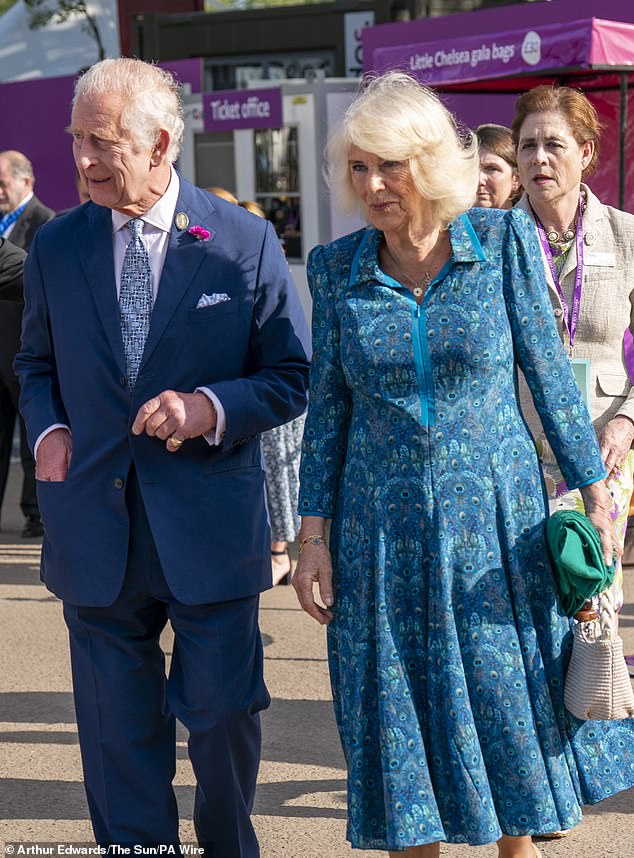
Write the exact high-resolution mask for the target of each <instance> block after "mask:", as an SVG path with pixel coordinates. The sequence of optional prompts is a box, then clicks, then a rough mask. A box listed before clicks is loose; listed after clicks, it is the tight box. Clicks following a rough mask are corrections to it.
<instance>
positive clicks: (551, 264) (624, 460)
mask: <svg viewBox="0 0 634 858" xmlns="http://www.w3.org/2000/svg"><path fill="white" fill-rule="evenodd" d="M515 110H516V114H515V118H514V120H513V124H512V132H513V139H514V141H515V144H516V146H517V163H518V170H519V174H520V180H521V182H522V185H523V187H524V188H525V193H524V195H523V196H522V198H521V199H520V201H519V202H518V204H517V206H518V207H519V208H522V209H524V210H525V211H527V212H528V213H529V214H530V215H531V217H532V218H533V220H534V221H535V226H536V229H537V233H538V236H539V240H540V244H541V247H542V255H543V258H544V265H545V269H546V278H547V280H548V285H549V291H550V297H551V300H552V303H553V310H554V314H555V317H556V319H557V323H558V328H559V333H560V336H561V338H562V340H563V342H564V344H565V346H566V347H567V349H568V353H569V356H570V359H571V362H572V364H573V369H574V372H575V376H576V378H577V381H578V383H579V386H580V388H581V390H582V392H583V394H584V397H585V399H586V402H587V405H588V408H589V410H590V414H591V415H592V420H593V423H594V427H595V429H596V431H597V436H598V438H599V442H600V446H601V452H602V454H603V457H604V460H605V463H606V466H607V469H608V471H609V474H610V476H609V478H608V481H607V486H608V490H609V492H610V495H611V496H612V498H613V501H614V507H613V509H612V511H611V514H612V518H613V521H614V526H615V528H616V530H617V533H618V537H619V542H620V544H621V545H623V542H624V540H625V528H626V524H627V514H628V509H629V504H630V498H631V496H632V487H633V472H634V452H633V451H632V441H633V440H634V388H633V386H632V375H634V367H633V366H632V365H631V364H632V363H633V362H634V360H633V358H632V347H631V343H632V330H633V329H634V321H633V320H634V307H633V304H634V290H633V288H632V280H631V272H632V270H633V265H634V216H633V215H631V214H627V213H625V212H622V211H619V210H618V209H614V208H612V207H611V206H606V205H603V204H602V203H601V202H600V201H599V200H598V199H597V198H596V197H595V195H594V194H593V193H592V191H591V190H590V188H589V187H588V186H587V185H586V184H584V182H583V181H582V180H583V179H586V178H587V176H589V175H590V174H591V173H592V171H593V170H594V168H595V167H596V164H597V161H598V148H599V135H600V132H601V126H600V123H599V119H598V116H597V113H596V110H595V108H594V106H593V105H592V104H591V102H590V101H588V99H587V98H586V97H585V96H584V95H583V94H582V93H581V92H579V91H577V90H574V89H570V88H568V87H564V86H562V87H556V86H538V87H536V88H535V89H532V90H530V91H529V92H526V93H524V94H523V95H521V96H520V97H519V98H518V100H517V102H516V104H515ZM628 369H629V372H628ZM523 392H525V393H527V391H526V389H525V387H524V391H523ZM529 400H530V396H524V395H523V396H522V397H521V402H522V409H523V411H524V415H525V417H526V419H527V421H528V424H529V427H530V429H531V432H532V433H533V437H534V438H535V440H536V442H537V447H538V450H539V453H540V457H541V460H542V466H543V471H544V478H545V482H546V489H547V492H548V495H549V498H550V506H551V511H552V510H555V509H563V508H567V509H579V510H580V511H583V504H582V501H581V496H580V494H579V492H578V491H573V492H569V491H568V489H567V486H566V484H565V482H564V481H563V478H562V476H561V472H560V471H559V469H558V468H557V465H556V463H555V461H554V457H553V456H552V452H551V450H550V448H549V446H548V444H547V442H546V441H545V439H544V433H543V429H542V426H541V423H540V421H539V418H538V417H537V415H536V413H535V411H534V409H533V408H532V403H531V402H529ZM622 582H623V573H622V570H621V569H620V564H619V568H618V569H617V574H616V577H615V585H614V586H615V588H616V591H617V600H618V606H619V608H620V607H621V606H622V601H623V596H622Z"/></svg>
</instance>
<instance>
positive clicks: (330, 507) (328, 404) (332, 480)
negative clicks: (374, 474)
mask: <svg viewBox="0 0 634 858" xmlns="http://www.w3.org/2000/svg"><path fill="white" fill-rule="evenodd" d="M307 273H308V283H309V286H310V290H311V294H312V297H313V320H312V331H313V360H312V363H311V367H310V399H309V406H308V416H307V418H306V427H305V430H304V441H303V446H302V460H301V466H300V494H299V513H300V515H320V516H325V517H327V518H331V517H332V516H333V514H334V511H335V506H336V501H337V492H338V486H339V477H340V474H341V471H342V468H343V463H344V459H345V454H346V444H347V437H348V427H349V424H350V415H351V411H352V403H351V398H350V389H349V388H348V385H347V384H346V379H345V376H344V372H343V368H342V366H341V360H340V353H339V343H340V336H339V318H338V316H337V312H336V297H337V296H336V291H335V289H334V288H333V285H332V284H331V281H330V277H329V272H328V266H327V261H326V252H325V250H324V248H323V247H316V248H315V249H314V250H313V251H311V253H310V256H309V258H308V267H307Z"/></svg>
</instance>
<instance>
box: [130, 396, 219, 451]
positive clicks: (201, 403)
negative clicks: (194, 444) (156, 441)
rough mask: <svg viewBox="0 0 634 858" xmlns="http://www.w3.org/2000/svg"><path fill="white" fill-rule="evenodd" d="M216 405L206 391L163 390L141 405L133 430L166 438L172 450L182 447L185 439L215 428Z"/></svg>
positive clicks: (133, 431) (137, 433)
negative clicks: (180, 391)
mask: <svg viewBox="0 0 634 858" xmlns="http://www.w3.org/2000/svg"><path fill="white" fill-rule="evenodd" d="M217 416H218V415H217V413H216V409H215V408H214V406H213V404H212V402H211V400H210V399H209V398H208V397H207V396H205V394H204V393H200V392H197V393H177V392H176V391H175V390H164V391H163V393H159V395H158V396H155V397H154V398H153V399H149V400H148V401H147V402H146V403H145V404H144V405H142V406H141V407H140V408H139V411H138V413H137V416H136V418H135V420H134V423H133V424H132V433H133V434H134V435H141V434H142V433H143V432H145V433H146V434H147V435H150V436H152V437H156V438H160V439H161V441H165V442H166V444H165V446H166V448H167V450H168V451H169V452H170V453H175V452H176V451H177V450H179V449H180V447H181V445H182V443H183V441H186V440H187V439H188V438H197V437H198V436H199V435H206V434H207V433H209V432H212V431H213V430H214V429H215V428H216V420H217Z"/></svg>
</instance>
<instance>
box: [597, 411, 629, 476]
mask: <svg viewBox="0 0 634 858" xmlns="http://www.w3.org/2000/svg"><path fill="white" fill-rule="evenodd" d="M632 441H634V421H632V420H630V418H629V417H623V416H621V415H617V416H616V417H614V418H613V419H612V420H610V422H609V423H606V425H605V426H604V427H603V430H602V431H601V434H600V436H599V446H600V447H601V455H602V456H603V461H604V462H605V466H606V468H607V469H608V474H609V475H610V476H618V474H619V473H620V471H621V468H622V467H623V463H624V462H625V459H626V458H627V454H628V453H629V452H630V448H631V446H632Z"/></svg>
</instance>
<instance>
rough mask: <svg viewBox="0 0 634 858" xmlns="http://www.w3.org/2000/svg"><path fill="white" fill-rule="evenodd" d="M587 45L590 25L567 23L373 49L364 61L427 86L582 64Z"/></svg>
mask: <svg viewBox="0 0 634 858" xmlns="http://www.w3.org/2000/svg"><path fill="white" fill-rule="evenodd" d="M591 43H592V21H591V20H584V21H570V22H567V23H562V24H550V25H546V26H540V27H536V28H535V29H531V28H528V27H526V28H524V29H522V30H510V31H507V32H502V33H495V35H488V34H487V35H483V34H479V35H473V36H462V37H460V38H455V39H451V38H449V39H443V40H442V41H438V42H422V43H418V44H406V45H391V46H386V47H376V48H375V49H374V51H373V53H372V56H371V57H370V58H369V60H370V63H371V65H372V68H373V70H375V71H386V70H387V69H401V70H402V71H406V72H408V73H409V74H413V75H414V76H415V77H417V78H419V79H420V80H421V81H423V82H424V83H428V84H431V85H439V84H450V83H466V82H469V81H478V80H486V79H490V78H494V77H508V76H509V75H514V74H522V73H530V72H535V71H537V70H542V69H555V68H560V67H562V66H587V65H588V63H589V62H590V49H591Z"/></svg>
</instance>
